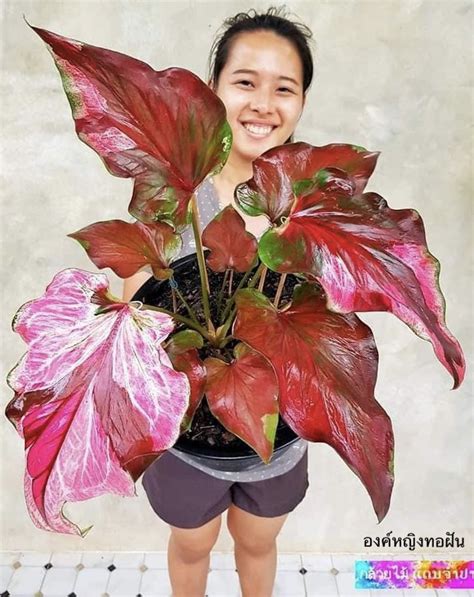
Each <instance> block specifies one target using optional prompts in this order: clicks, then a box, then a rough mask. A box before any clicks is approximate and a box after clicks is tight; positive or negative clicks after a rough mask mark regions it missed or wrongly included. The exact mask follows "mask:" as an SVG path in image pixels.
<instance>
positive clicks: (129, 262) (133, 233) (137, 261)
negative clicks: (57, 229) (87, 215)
mask: <svg viewBox="0 0 474 597" xmlns="http://www.w3.org/2000/svg"><path fill="white" fill-rule="evenodd" d="M68 236H70V237H71V238H74V239H76V240H77V241H79V243H80V244H81V245H82V246H83V247H84V249H85V250H86V251H87V254H88V255H89V257H90V259H91V261H92V262H93V263H94V264H95V265H96V266H97V267H98V268H99V269H102V268H104V267H110V269H112V270H113V271H114V272H115V273H116V274H117V276H119V277H120V278H128V277H130V276H132V275H133V274H134V273H136V272H137V271H138V270H139V269H140V268H142V267H144V266H145V265H151V268H152V271H153V275H154V276H155V278H158V279H159V280H166V279H168V278H170V277H171V276H172V275H173V270H172V269H170V268H169V264H170V262H171V261H172V260H173V259H174V258H175V257H176V256H177V255H178V254H179V251H180V250H181V244H182V243H181V239H180V237H179V235H178V234H175V233H174V231H173V228H171V226H168V224H164V223H162V222H156V223H154V224H143V223H142V222H138V221H137V222H134V223H133V224H132V223H129V222H122V221H121V220H109V221H107V222H97V223H95V224H91V225H90V226H86V227H85V228H82V229H81V230H78V231H77V232H73V233H72V234H68Z"/></svg>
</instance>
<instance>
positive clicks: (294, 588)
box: [273, 570, 306, 597]
mask: <svg viewBox="0 0 474 597" xmlns="http://www.w3.org/2000/svg"><path fill="white" fill-rule="evenodd" d="M305 595H306V591H305V587H304V580H303V575H302V574H300V573H299V572H297V571H296V570H277V573H276V577H275V587H274V589H273V597H304V596H305Z"/></svg>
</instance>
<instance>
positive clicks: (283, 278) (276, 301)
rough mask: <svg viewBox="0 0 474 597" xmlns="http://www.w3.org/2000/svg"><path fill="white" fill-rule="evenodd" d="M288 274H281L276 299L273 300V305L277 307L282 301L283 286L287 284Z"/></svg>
mask: <svg viewBox="0 0 474 597" xmlns="http://www.w3.org/2000/svg"><path fill="white" fill-rule="evenodd" d="M286 276H287V274H282V275H281V276H280V280H279V282H278V288H277V291H276V294H275V300H274V301H273V306H274V307H275V309H278V303H279V302H280V297H281V293H282V292H283V287H284V286H285V281H286Z"/></svg>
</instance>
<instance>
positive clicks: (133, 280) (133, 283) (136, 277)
mask: <svg viewBox="0 0 474 597" xmlns="http://www.w3.org/2000/svg"><path fill="white" fill-rule="evenodd" d="M151 276H152V274H151V272H150V271H146V270H140V271H138V272H137V273H136V274H133V276H130V278H125V279H124V281H123V293H122V300H123V301H126V302H128V301H130V300H131V298H132V296H133V295H134V294H135V292H136V291H137V290H138V289H139V288H140V286H142V285H143V284H144V283H145V282H146V281H147V280H148V278H151Z"/></svg>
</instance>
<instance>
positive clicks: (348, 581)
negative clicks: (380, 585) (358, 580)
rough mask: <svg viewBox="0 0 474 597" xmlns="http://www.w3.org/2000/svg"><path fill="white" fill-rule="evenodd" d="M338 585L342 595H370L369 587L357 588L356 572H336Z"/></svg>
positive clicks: (352, 596) (361, 596) (368, 596)
mask: <svg viewBox="0 0 474 597" xmlns="http://www.w3.org/2000/svg"><path fill="white" fill-rule="evenodd" d="M335 579H336V585H337V589H338V592H339V595H340V597H343V596H344V597H345V596H347V597H349V596H351V597H355V596H356V595H357V596H358V597H370V591H369V589H356V588H355V587H354V585H355V576H354V572H339V574H336V576H335Z"/></svg>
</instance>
